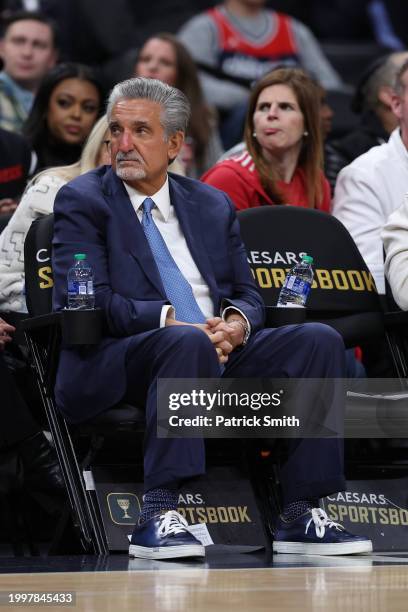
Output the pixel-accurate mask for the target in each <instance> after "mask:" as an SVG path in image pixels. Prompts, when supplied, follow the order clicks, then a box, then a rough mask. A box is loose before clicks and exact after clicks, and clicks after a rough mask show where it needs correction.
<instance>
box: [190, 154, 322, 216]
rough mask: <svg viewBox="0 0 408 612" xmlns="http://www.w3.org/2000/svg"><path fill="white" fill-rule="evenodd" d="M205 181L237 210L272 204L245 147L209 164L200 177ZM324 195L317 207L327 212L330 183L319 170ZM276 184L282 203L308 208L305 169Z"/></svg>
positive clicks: (298, 170) (299, 169)
mask: <svg viewBox="0 0 408 612" xmlns="http://www.w3.org/2000/svg"><path fill="white" fill-rule="evenodd" d="M201 180H202V181H203V182H204V183H208V184H209V185H212V186H213V187H217V189H221V191H225V193H226V194H228V195H229V196H230V198H231V200H232V201H233V202H234V204H235V207H236V208H237V210H244V209H245V208H254V207H256V206H264V205H266V204H270V205H271V204H274V202H273V201H272V200H271V198H270V196H269V195H268V194H267V193H266V191H265V190H264V188H263V186H262V184H261V180H260V178H259V173H258V171H257V169H256V168H255V164H254V162H253V160H252V157H251V156H250V155H249V153H248V151H246V150H245V151H243V152H242V153H239V154H238V155H235V156H234V157H231V158H229V159H225V160H224V161H222V162H219V163H218V164H216V165H215V166H213V167H212V168H210V169H209V170H208V171H207V172H206V173H205V174H204V175H203V176H202V177H201ZM321 182H322V192H323V198H322V201H321V203H320V205H319V206H317V209H318V210H323V211H325V212H330V204H331V197H330V185H329V183H328V181H327V179H326V177H325V176H324V174H323V172H322V173H321ZM277 187H278V189H279V191H280V192H281V193H282V195H283V198H284V203H285V204H289V205H291V206H303V207H304V208H308V207H309V205H308V200H307V194H306V183H305V173H304V171H303V170H302V168H298V169H297V170H296V172H295V174H294V175H293V177H292V180H291V182H290V183H285V182H284V181H277Z"/></svg>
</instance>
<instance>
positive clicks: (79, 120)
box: [23, 63, 103, 170]
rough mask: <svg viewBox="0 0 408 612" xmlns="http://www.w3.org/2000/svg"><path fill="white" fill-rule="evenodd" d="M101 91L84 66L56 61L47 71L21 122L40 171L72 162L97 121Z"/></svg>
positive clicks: (75, 159)
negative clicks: (24, 119)
mask: <svg viewBox="0 0 408 612" xmlns="http://www.w3.org/2000/svg"><path fill="white" fill-rule="evenodd" d="M102 99H103V92H102V89H101V86H100V84H99V83H98V81H97V79H96V77H95V75H94V73H93V71H92V70H91V69H90V68H88V67H87V66H81V65H80V64H73V63H66V64H59V65H58V66H56V67H55V68H53V69H52V70H50V72H49V73H48V74H47V76H46V77H45V79H44V80H43V82H42V84H41V86H40V88H39V90H38V92H37V95H36V97H35V100H34V104H33V107H32V109H31V112H30V114H29V116H28V118H27V121H26V123H25V125H24V130H23V131H24V135H25V136H26V138H27V140H28V142H29V144H30V145H31V147H32V149H33V150H34V151H35V153H36V154H37V157H38V166H37V168H38V169H39V170H41V169H45V168H50V167H52V166H65V165H68V164H73V163H74V162H76V161H77V159H78V158H79V157H80V155H81V151H82V145H83V144H84V142H85V140H86V139H87V137H88V135H89V133H90V131H91V130H92V127H93V125H94V123H95V121H96V120H97V118H98V116H99V114H100V110H101V106H102Z"/></svg>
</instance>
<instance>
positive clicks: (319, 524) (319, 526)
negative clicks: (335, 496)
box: [305, 508, 344, 538]
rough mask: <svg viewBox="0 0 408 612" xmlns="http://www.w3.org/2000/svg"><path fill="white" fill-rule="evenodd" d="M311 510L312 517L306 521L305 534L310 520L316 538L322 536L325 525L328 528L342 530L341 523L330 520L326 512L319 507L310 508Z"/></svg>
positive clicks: (324, 531)
mask: <svg viewBox="0 0 408 612" xmlns="http://www.w3.org/2000/svg"><path fill="white" fill-rule="evenodd" d="M311 512H312V518H311V519H310V521H308V523H307V525H306V529H305V534H307V531H308V529H309V527H310V525H311V524H312V522H313V523H314V526H315V532H316V535H317V537H318V538H323V537H324V534H325V533H326V527H328V528H329V529H331V528H333V527H334V528H335V529H337V531H344V527H343V525H340V523H334V522H333V521H331V520H330V519H329V517H328V516H327V514H326V512H325V511H324V510H322V509H321V508H312V510H311Z"/></svg>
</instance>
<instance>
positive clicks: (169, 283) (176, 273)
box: [142, 198, 205, 323]
mask: <svg viewBox="0 0 408 612" xmlns="http://www.w3.org/2000/svg"><path fill="white" fill-rule="evenodd" d="M154 205H155V204H154V202H153V200H152V199H151V198H146V199H145V200H144V202H143V217H142V227H143V230H144V233H145V236H146V238H147V241H148V243H149V245H150V248H151V251H152V253H153V257H154V259H155V261H156V265H157V267H158V270H159V273H160V276H161V279H162V283H163V287H164V290H165V292H166V295H167V298H168V300H169V302H170V303H171V304H172V306H174V308H175V310H176V319H177V320H178V321H185V322H186V323H205V317H204V315H203V313H202V312H201V310H200V307H199V306H198V304H197V301H196V299H195V297H194V294H193V290H192V289H191V285H190V283H189V282H188V281H187V280H186V279H185V278H184V276H183V275H182V273H181V272H180V269H179V268H178V266H177V264H176V262H175V261H174V259H173V257H172V256H171V253H170V251H169V249H168V248H167V245H166V243H165V242H164V239H163V236H162V235H161V233H160V231H159V229H158V228H157V225H156V224H155V222H154V220H153V217H152V208H153V206H154Z"/></svg>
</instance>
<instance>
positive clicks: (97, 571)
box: [0, 550, 408, 612]
mask: <svg viewBox="0 0 408 612" xmlns="http://www.w3.org/2000/svg"><path fill="white" fill-rule="evenodd" d="M0 591H1V593H2V597H1V598H0V610H1V609H2V607H3V606H5V608H4V609H7V610H12V609H17V610H29V609H31V610H33V609H35V610H61V609H62V608H63V609H66V610H67V612H68V610H81V611H82V610H84V611H94V610H95V611H98V612H105V611H114V612H122V611H128V610H129V611H130V610H132V612H139V611H140V612H144V611H147V612H153V611H156V610H157V611H159V610H160V611H161V612H173V611H181V610H188V611H191V612H215V611H217V612H218V611H219V612H225V611H227V610H236V611H237V612H238V611H240V612H246V611H249V612H256V611H258V610H272V611H275V610H276V611H279V612H297V611H301V612H309V611H311V610H313V611H315V610H317V611H324V612H386V611H390V612H407V611H408V553H396V552H393V553H380V554H374V555H372V556H354V557H353V556H349V557H312V556H302V555H274V556H270V555H267V554H264V553H260V552H258V553H256V554H254V553H252V554H237V553H231V552H225V550H224V551H223V550H221V551H218V552H217V551H215V550H214V551H209V552H208V554H207V558H206V560H205V561H200V562H198V561H197V562H194V561H184V562H175V561H172V562H165V561H143V560H139V559H129V558H128V557H126V556H125V555H110V556H109V557H91V556H76V557H42V558H40V557H31V558H28V557H25V558H10V559H6V558H0ZM68 591H70V592H73V593H75V604H74V605H72V606H71V605H70V606H67V605H65V606H62V605H59V606H55V605H47V606H44V605H39V604H31V605H30V606H26V605H24V606H17V605H14V604H10V603H9V604H7V603H6V599H5V597H6V594H7V593H8V592H13V593H18V592H24V593H38V592H45V593H61V592H68Z"/></svg>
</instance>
